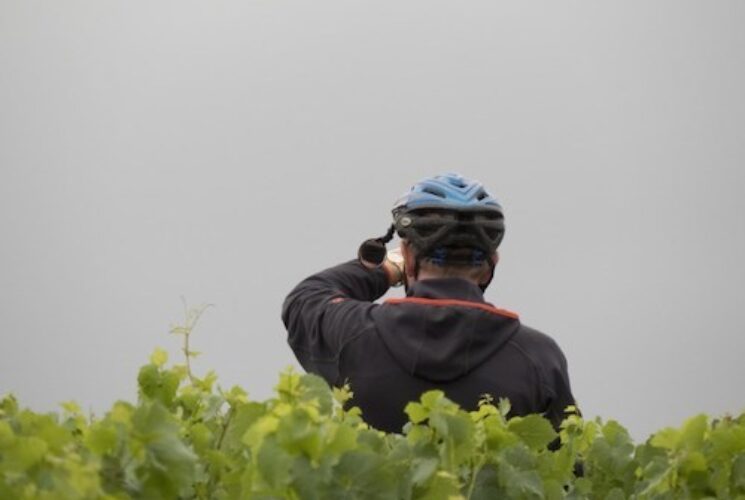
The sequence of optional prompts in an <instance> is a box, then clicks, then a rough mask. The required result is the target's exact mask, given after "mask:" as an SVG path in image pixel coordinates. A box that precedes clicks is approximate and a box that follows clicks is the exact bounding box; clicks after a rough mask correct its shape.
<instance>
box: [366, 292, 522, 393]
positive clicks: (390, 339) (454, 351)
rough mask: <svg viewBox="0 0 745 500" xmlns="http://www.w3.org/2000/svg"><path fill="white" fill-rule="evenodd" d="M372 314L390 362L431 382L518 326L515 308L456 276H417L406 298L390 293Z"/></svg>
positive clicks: (452, 374) (492, 347)
mask: <svg viewBox="0 0 745 500" xmlns="http://www.w3.org/2000/svg"><path fill="white" fill-rule="evenodd" d="M372 314H373V320H374V321H375V325H376V327H377V331H378V334H379V335H380V337H381V339H382V340H383V343H384V344H385V345H386V347H387V348H388V350H389V352H390V353H391V355H392V356H393V358H394V359H395V360H396V362H397V363H398V364H399V365H400V366H401V367H402V368H403V369H404V370H405V371H406V372H407V373H409V374H411V375H414V376H416V377H420V378H423V379H426V380H430V381H432V382H448V381H452V380H455V379H458V378H460V377H462V376H464V375H466V374H467V373H469V372H471V371H472V370H474V369H475V368H476V367H477V366H479V365H480V364H482V363H483V362H484V361H486V360H487V359H488V358H490V357H491V356H492V355H493V354H494V353H495V352H496V351H497V350H499V349H500V348H501V347H502V346H504V344H505V343H506V342H507V341H509V340H510V338H512V336H513V335H515V333H517V331H518V329H519V327H520V320H519V319H518V317H517V315H516V314H515V313H512V312H510V311H505V310H503V309H498V308H496V307H494V306H493V305H491V304H489V303H488V302H485V301H484V296H483V293H482V291H481V289H480V288H479V287H478V286H477V285H475V284H473V283H471V282H469V281H466V280H463V279H459V278H438V279H427V280H422V281H418V282H416V283H414V284H413V285H412V286H411V287H410V288H409V290H408V293H407V297H406V298H403V299H390V300H388V301H386V302H385V303H384V304H382V305H381V306H380V307H377V308H375V309H374V310H373V312H372Z"/></svg>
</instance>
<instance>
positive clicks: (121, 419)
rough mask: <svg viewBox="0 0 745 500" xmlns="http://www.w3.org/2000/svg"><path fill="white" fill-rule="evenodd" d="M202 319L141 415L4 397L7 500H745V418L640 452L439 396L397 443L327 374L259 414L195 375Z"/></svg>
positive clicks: (627, 443)
mask: <svg viewBox="0 0 745 500" xmlns="http://www.w3.org/2000/svg"><path fill="white" fill-rule="evenodd" d="M196 317H198V315H195V314H192V315H189V316H188V317H187V323H186V326H181V327H176V328H175V329H174V333H180V334H183V335H184V349H183V350H184V352H185V353H186V359H187V364H186V365H176V366H171V367H168V366H167V355H166V353H165V352H163V351H161V350H156V351H155V353H153V355H152V356H151V358H150V363H149V364H147V365H145V366H143V367H142V368H141V369H140V372H139V375H138V384H139V394H140V395H139V400H138V402H137V404H132V403H128V402H122V401H120V402H117V403H115V404H114V406H113V407H112V408H111V409H110V410H109V412H108V413H106V415H105V416H103V417H102V418H94V417H86V416H84V415H83V414H82V412H81V411H80V408H78V406H77V405H75V404H74V403H65V404H63V405H62V406H63V411H62V412H61V414H37V413H34V412H32V411H30V410H27V409H22V408H21V407H20V406H19V405H18V403H17V401H16V399H15V398H14V397H13V396H6V397H5V398H4V399H2V400H0V498H2V499H6V498H7V499H16V498H18V499H25V498H39V499H66V498H75V499H78V498H85V499H87V498H96V499H123V498H143V499H174V498H183V499H186V498H189V499H191V498H194V499H241V498H251V499H273V498H288V499H318V500H333V499H392V498H402V499H433V500H435V499H462V498H471V499H494V498H521V499H522V498H524V499H533V498H548V499H557V498H602V499H612V500H615V499H624V498H670V499H673V498H674V499H678V498H705V497H710V498H743V499H745V415H741V416H740V417H738V418H732V417H725V418H722V419H718V420H712V419H710V418H709V417H707V416H706V415H699V416H696V417H693V418H691V419H689V420H688V421H687V422H685V423H684V424H683V426H682V427H680V428H677V429H676V428H667V429H663V430H661V431H660V432H657V433H656V434H654V435H653V436H651V437H650V438H649V439H648V440H647V441H646V442H645V443H644V444H640V445H634V444H633V443H632V441H631V439H630V437H629V434H628V432H627V431H626V430H625V429H624V428H623V427H622V426H621V425H619V424H618V423H617V422H614V421H612V420H610V421H607V422H604V421H601V420H599V419H597V420H594V421H586V420H583V419H582V418H580V417H579V416H577V415H575V414H571V413H570V414H568V415H567V418H566V419H565V420H564V422H563V424H562V426H561V430H560V432H559V433H558V434H557V433H556V432H555V431H554V429H553V428H552V426H551V425H550V424H549V422H548V421H547V420H545V419H544V418H542V417H541V416H539V415H530V416H527V417H512V418H508V414H509V403H508V402H507V401H506V400H500V401H499V402H498V403H497V404H494V403H493V401H490V400H488V399H484V400H483V401H482V402H481V404H480V405H479V408H478V410H477V411H472V412H467V411H464V410H462V409H460V408H459V407H458V406H457V405H456V404H454V403H453V402H451V401H449V400H448V399H447V398H446V397H445V396H444V394H443V393H442V392H440V391H431V392H427V393H425V394H423V395H422V397H421V399H420V401H418V402H412V403H410V404H409V405H408V406H407V407H406V413H407V414H408V416H409V419H410V422H409V423H408V424H407V425H406V427H405V428H404V432H403V433H402V434H385V433H382V432H379V431H376V430H374V429H371V428H370V427H368V426H367V425H366V424H365V423H364V421H363V419H362V415H360V412H359V410H358V409H356V408H349V409H346V408H345V403H346V402H347V401H348V400H349V398H350V396H351V394H350V392H349V390H348V389H346V388H342V389H339V388H334V389H331V388H329V387H328V386H327V385H326V383H325V382H324V381H323V380H322V379H320V378H319V377H317V376H314V375H301V374H299V373H295V372H293V371H292V370H287V371H285V372H283V373H282V374H281V375H280V377H279V383H278V385H277V387H276V395H275V397H273V398H271V399H268V400H266V401H261V402H259V401H251V400H249V398H248V397H247V395H246V393H245V392H244V391H243V390H242V389H241V388H239V387H233V388H232V389H230V390H222V389H221V388H219V387H218V386H217V385H216V376H215V375H214V373H212V372H210V373H208V374H207V375H206V376H205V377H203V378H199V377H196V376H195V375H193V374H192V373H191V369H190V365H189V363H188V361H189V359H190V357H193V356H194V355H195V353H192V352H190V351H189V348H188V337H189V334H190V333H191V328H192V327H193V323H194V321H195V318H196ZM191 320H194V321H191ZM577 472H580V474H579V476H578V475H576V473H577Z"/></svg>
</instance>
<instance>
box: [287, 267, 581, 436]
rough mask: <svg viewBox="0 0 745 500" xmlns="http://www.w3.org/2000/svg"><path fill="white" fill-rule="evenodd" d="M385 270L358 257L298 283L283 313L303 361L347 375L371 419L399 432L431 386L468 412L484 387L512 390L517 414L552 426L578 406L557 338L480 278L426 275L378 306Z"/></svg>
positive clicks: (331, 378)
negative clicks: (408, 410)
mask: <svg viewBox="0 0 745 500" xmlns="http://www.w3.org/2000/svg"><path fill="white" fill-rule="evenodd" d="M381 275H383V273H382V272H380V271H377V270H376V271H370V270H368V269H365V268H364V267H363V266H361V265H360V264H359V263H357V262H349V263H346V264H342V265H339V266H336V267H333V268H331V269H328V270H326V271H323V272H322V273H318V274H316V275H314V276H311V277H310V278H308V279H307V280H305V281H303V282H302V283H301V284H300V285H298V286H297V287H296V288H295V290H293V292H292V293H291V294H290V296H289V297H288V299H287V301H286V302H285V307H284V311H283V319H284V320H285V324H286V325H287V328H288V332H289V334H290V335H289V341H290V344H291V346H292V347H293V349H294V350H295V353H296V355H297V357H298V359H299V360H300V362H301V363H302V364H303V366H304V367H305V368H306V369H307V370H309V371H313V372H316V373H319V374H321V375H323V376H324V377H325V378H326V380H327V381H328V382H329V383H331V384H336V385H340V384H343V383H345V382H349V384H350V386H351V388H352V391H353V392H354V399H353V404H355V405H357V406H359V407H360V408H361V409H362V413H363V417H364V418H365V420H366V421H367V422H368V423H369V424H370V425H372V426H374V427H376V428H378V429H381V430H385V431H388V432H400V431H401V428H402V426H403V424H404V423H405V422H406V416H405V414H404V411H403V410H404V407H405V405H406V403H408V402H409V401H413V400H416V399H418V398H419V396H420V395H421V393H422V392H424V391H427V390H430V389H441V390H443V391H444V392H445V394H446V395H447V396H448V397H449V398H450V399H452V400H454V401H455V402H457V403H459V404H460V405H461V406H462V407H464V408H467V409H475V408H476V406H477V403H478V401H479V399H480V398H481V397H482V396H483V395H484V394H489V395H491V396H492V397H494V398H500V397H507V398H509V399H510V402H511V404H512V409H513V414H515V415H524V414H528V413H545V414H546V416H547V417H548V418H550V419H551V420H552V421H553V422H554V424H555V425H558V422H560V421H561V418H562V415H563V410H564V408H565V407H566V406H567V405H570V404H574V400H573V397H572V394H571V391H570V389H569V379H568V375H567V369H566V360H565V358H564V356H563V354H562V353H561V350H560V349H559V348H558V346H557V345H556V343H555V342H554V341H553V340H551V339H550V338H549V337H548V336H546V335H544V334H542V333H540V332H538V331H536V330H533V329H531V328H528V327H526V326H524V325H522V324H521V323H520V320H519V319H518V317H517V315H515V314H514V313H510V312H509V311H504V310H500V309H497V308H495V307H494V306H492V305H490V304H487V303H486V302H485V301H484V299H483V294H482V292H481V289H480V288H479V287H478V286H477V285H475V284H472V283H469V282H468V281H466V280H462V279H458V278H442V279H428V280H423V281H420V282H417V283H415V284H414V285H413V286H412V287H410V288H409V290H408V293H407V297H406V298H404V299H394V300H389V301H388V302H386V303H384V304H382V305H377V304H373V303H372V302H371V301H372V300H375V299H377V298H378V297H379V296H380V295H382V293H383V292H384V291H385V288H386V287H385V286H384V285H383V283H382V281H383V279H385V278H384V275H383V276H381ZM381 278H382V279H381ZM371 294H372V295H371ZM308 319H312V321H311V322H308V321H307V320H308Z"/></svg>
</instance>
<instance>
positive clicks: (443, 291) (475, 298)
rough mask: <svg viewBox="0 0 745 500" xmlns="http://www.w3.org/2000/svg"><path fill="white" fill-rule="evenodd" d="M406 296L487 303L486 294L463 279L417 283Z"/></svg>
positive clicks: (441, 279)
mask: <svg viewBox="0 0 745 500" xmlns="http://www.w3.org/2000/svg"><path fill="white" fill-rule="evenodd" d="M406 296H407V297H420V298H425V299H455V300H465V301H468V302H480V303H484V302H485V300H484V292H482V291H481V288H479V286H478V285H475V284H473V283H471V282H470V281H468V280H464V279H461V278H432V279H426V280H421V281H417V282H415V283H414V284H413V285H411V286H410V287H409V289H408V290H407V292H406Z"/></svg>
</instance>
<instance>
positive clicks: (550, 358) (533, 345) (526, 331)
mask: <svg viewBox="0 0 745 500" xmlns="http://www.w3.org/2000/svg"><path fill="white" fill-rule="evenodd" d="M510 341H511V342H512V343H513V345H515V346H516V347H517V348H518V349H520V350H522V351H523V353H524V354H525V355H526V356H528V357H529V358H530V359H531V360H532V361H533V362H534V363H535V364H536V365H538V368H540V369H541V370H542V371H544V370H551V369H557V368H558V369H562V368H563V367H565V366H566V358H565V357H564V353H563V352H562V350H561V348H560V347H559V344H558V343H557V342H556V341H555V340H554V339H553V338H552V337H550V336H549V335H547V334H545V333H543V332H541V331H539V330H536V329H535V328H531V327H529V326H526V325H524V324H520V328H519V329H518V331H517V333H516V334H515V335H514V336H513V337H512V339H511V340H510Z"/></svg>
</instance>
